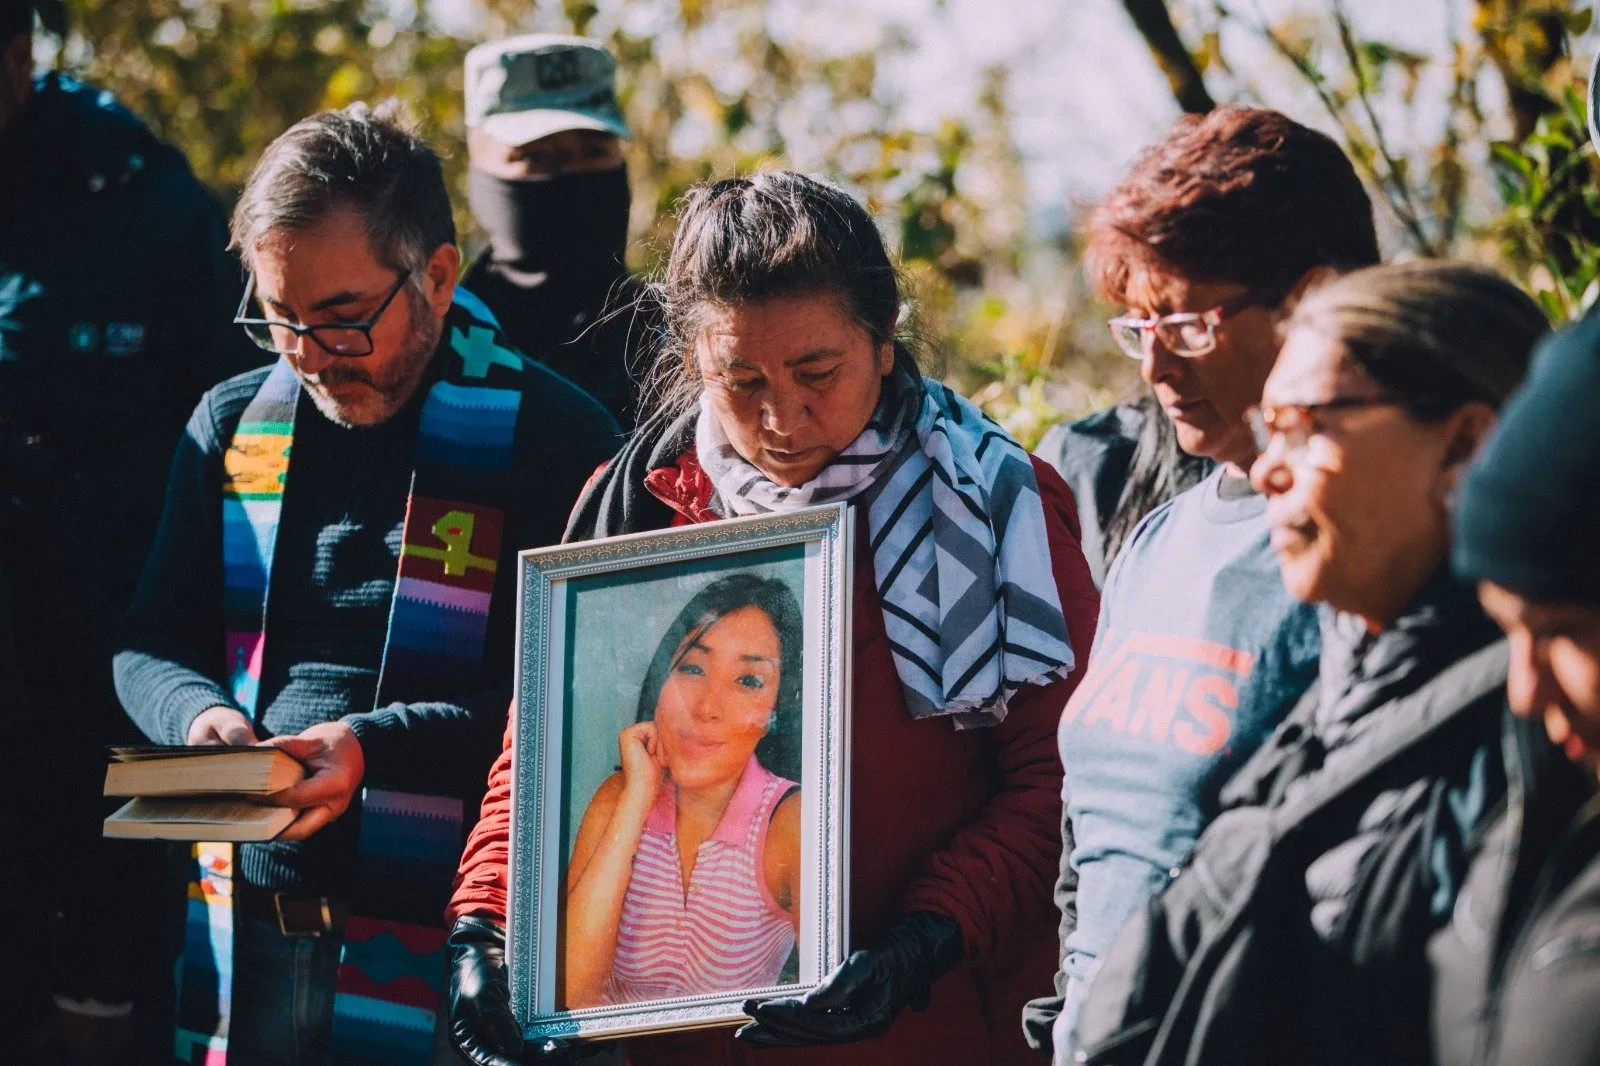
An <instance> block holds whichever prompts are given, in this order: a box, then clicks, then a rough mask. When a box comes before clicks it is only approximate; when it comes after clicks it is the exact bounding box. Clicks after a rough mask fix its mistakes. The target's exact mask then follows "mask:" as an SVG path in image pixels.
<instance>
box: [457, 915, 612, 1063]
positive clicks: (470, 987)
mask: <svg viewBox="0 0 1600 1066" xmlns="http://www.w3.org/2000/svg"><path fill="white" fill-rule="evenodd" d="M445 943H446V945H447V946H448V947H449V949H450V1041H451V1043H453V1044H455V1046H456V1050H457V1051H459V1052H461V1054H462V1055H464V1056H466V1057H467V1058H468V1059H469V1060H471V1061H472V1062H474V1063H476V1064H477V1066H522V1064H523V1063H540V1064H541V1066H569V1064H570V1066H576V1064H578V1063H581V1062H583V1061H584V1060H585V1059H588V1058H591V1057H593V1056H594V1055H595V1054H598V1053H599V1050H600V1049H599V1048H597V1047H595V1046H593V1045H590V1044H584V1043H581V1042H580V1043H576V1044H575V1043H573V1042H571V1041H568V1040H560V1039H548V1040H544V1041H542V1042H541V1043H538V1044H525V1043H523V1040H522V1027H521V1026H519V1025H518V1024H517V1019H516V1018H515V1017H513V1016H512V1014H511V986H510V984H509V982H508V981H507V979H506V931H505V928H504V927H503V926H501V925H500V924H499V923H498V922H493V921H490V920H489V919H488V918H478V917H474V916H472V915H468V916H467V917H465V918H457V919H456V924H455V925H453V926H452V927H451V928H450V937H449V939H448V940H447V941H446V942H445Z"/></svg>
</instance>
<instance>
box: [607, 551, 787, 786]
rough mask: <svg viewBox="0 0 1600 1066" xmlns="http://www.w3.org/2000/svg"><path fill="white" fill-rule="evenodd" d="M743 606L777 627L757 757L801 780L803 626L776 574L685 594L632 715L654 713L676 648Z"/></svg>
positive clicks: (724, 581)
mask: <svg viewBox="0 0 1600 1066" xmlns="http://www.w3.org/2000/svg"><path fill="white" fill-rule="evenodd" d="M744 607H756V608H759V609H760V610H761V611H762V612H763V613H764V614H765V615H766V616H767V618H768V619H769V620H771V622H772V627H773V628H774V629H776V630H777V631H778V655H779V658H780V660H781V663H780V665H779V668H778V699H777V702H776V704H775V705H774V707H773V713H772V725H771V727H770V728H768V730H767V735H766V736H765V737H763V738H761V743H759V744H757V745H756V758H757V759H758V760H760V762H761V765H762V766H764V767H766V768H767V770H768V771H770V772H771V773H774V774H776V775H778V776H779V777H783V778H787V779H788V780H790V781H798V780H800V676H801V670H800V649H801V644H802V641H803V639H804V633H805V626H804V621H803V618H802V616H801V614H800V605H799V604H798V603H797V602H795V598H794V593H792V592H790V591H789V586H788V585H785V584H784V583H783V582H782V581H778V580H777V579H775V578H766V577H760V576H758V575H756V574H752V573H748V572H746V573H738V574H729V575H728V576H727V577H719V578H718V579H717V580H715V581H713V582H711V584H709V585H707V586H706V587H705V588H703V589H701V590H700V591H699V592H697V593H695V594H694V595H693V596H692V597H690V599H689V602H688V603H686V604H684V605H683V610H681V611H679V612H678V616H677V617H676V618H674V619H673V620H672V624H671V625H670V626H668V627H667V631H666V632H665V633H663V634H662V636H661V642H660V643H659V644H657V645H656V652H655V655H653V656H652V657H651V659H650V668H649V669H648V670H646V671H645V674H644V683H643V684H642V685H640V686H639V709H638V713H637V715H636V716H635V720H636V721H639V722H649V721H652V720H654V718H655V716H656V704H657V703H658V702H659V701H660V699H661V688H662V686H663V685H665V684H666V682H667V675H668V674H669V673H671V672H672V667H673V665H674V662H675V660H676V658H677V652H678V649H679V648H681V647H683V646H684V644H685V643H686V642H687V641H689V640H691V639H693V638H694V637H697V636H699V635H700V634H701V633H703V632H705V631H706V630H707V629H709V628H711V626H713V625H715V624H716V623H717V621H718V620H719V619H721V618H723V617H724V616H726V615H729V614H732V613H733V612H734V611H737V610H740V609H741V608H744Z"/></svg>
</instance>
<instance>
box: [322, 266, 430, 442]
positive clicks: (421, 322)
mask: <svg viewBox="0 0 1600 1066" xmlns="http://www.w3.org/2000/svg"><path fill="white" fill-rule="evenodd" d="M404 297H405V301H406V306H407V307H408V309H409V311H410V315H409V322H408V325H409V329H408V330H407V332H406V345H405V348H404V349H403V350H402V351H401V352H400V354H399V356H398V357H396V358H395V359H394V361H393V362H391V363H390V364H389V367H388V370H387V372H386V373H384V374H383V375H382V376H381V377H375V376H374V375H373V374H372V373H371V372H370V371H369V369H368V363H367V360H365V359H362V358H360V357H345V358H341V359H339V360H337V361H335V362H334V363H332V364H331V365H329V366H328V367H327V368H326V369H324V370H323V371H322V372H321V373H320V374H300V380H301V381H302V382H303V383H304V384H305V387H306V391H307V392H309V393H310V394H311V402H312V403H314V404H316V405H317V410H318V411H321V412H322V415H323V417H324V418H327V419H328V420H329V421H330V422H333V423H334V424H335V425H339V426H343V427H344V428H346V429H355V428H357V427H371V426H379V425H382V424H383V423H385V422H387V421H389V419H391V418H393V417H394V416H395V414H396V413H398V412H399V410H400V409H401V408H402V407H404V406H405V405H406V404H407V403H408V402H409V401H410V399H411V397H412V396H414V395H415V394H416V391H417V385H418V384H419V383H420V382H421V381H422V375H423V372H424V371H426V370H427V368H428V364H429V363H430V362H432V360H433V353H434V351H435V350H436V349H437V348H438V347H439V335H440V333H441V331H442V326H441V324H440V322H439V320H438V319H436V318H434V317H433V313H432V309H431V308H430V307H429V306H428V304H427V301H425V300H423V299H422V298H421V297H419V296H417V295H416V294H414V293H413V292H412V291H411V290H410V289H407V290H406V292H405V293H404ZM308 343H312V344H314V343H316V342H315V341H309V342H308ZM297 373H298V372H297ZM344 383H359V384H361V385H363V386H365V388H364V390H363V391H362V392H361V393H358V394H357V395H358V398H357V399H355V400H354V401H353V402H352V401H351V400H348V399H347V400H344V401H340V400H337V399H335V398H334V397H333V395H332V394H331V393H330V392H328V391H327V388H326V386H328V385H338V384H344Z"/></svg>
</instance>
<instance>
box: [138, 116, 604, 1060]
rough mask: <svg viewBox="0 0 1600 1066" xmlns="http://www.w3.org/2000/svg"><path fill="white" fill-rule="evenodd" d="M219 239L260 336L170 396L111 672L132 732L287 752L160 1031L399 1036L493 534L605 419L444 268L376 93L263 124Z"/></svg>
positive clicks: (264, 1037) (442, 202)
mask: <svg viewBox="0 0 1600 1066" xmlns="http://www.w3.org/2000/svg"><path fill="white" fill-rule="evenodd" d="M233 237H234V242H235V244H236V246H237V247H238V249H239V251H240V254H241V255H242V257H243V260H244V263H245V265H246V267H247V268H248V269H249V270H250V275H251V277H250V283H249V286H248V288H247V290H246V294H245V300H244V303H243V304H242V305H241V307H240V311H239V316H238V321H239V323H240V324H241V325H243V326H244V327H245V330H246V331H247V332H248V333H249V334H250V336H251V337H252V338H253V339H254V340H255V341H256V342H257V343H258V344H259V345H261V346H262V347H263V348H267V349H269V350H270V351H272V352H273V353H275V354H276V355H277V362H276V363H275V364H274V365H272V366H271V367H268V368H265V369H262V370H259V371H253V372H250V373H247V374H242V375H240V376H238V377H234V378H231V379H229V380H228V381H225V382H223V383H222V384H221V385H218V386H217V387H216V388H214V389H212V390H211V391H210V392H208V393H207V394H206V395H205V397H204V398H203V399H202V400H201V401H200V404H199V406H198V407H197V408H196V409H195V412H194V415H193V416H192V417H191V419H190V420H189V425H188V429H187V431H186V434H185V437H184V438H183V440H182V441H181V442H180V444H179V447H178V452H177V456H176V458H175V459H174V461H173V466H172V473H171V476H170V479H169V481H168V484H167V495H166V501H165V509H164V513H163V515H162V520H161V525H160V529H159V531H158V533H157V535H156V539H155V543H154V545H153V546H152V548H151V552H150V555H149V558H148V561H147V563H146V566H145V571H144V576H143V578H142V580H141V583H140V586H139V590H138V592H137V595H136V597H135V600H134V603H133V605H132V607H131V608H130V611H129V615H128V623H127V631H126V636H125V639H124V641H123V644H122V649H121V651H120V652H119V653H118V655H117V657H116V662H115V674H116V683H117V691H118V694H119V695H120V696H121V698H122V702H123V705H124V706H125V707H126V708H127V710H128V713H129V714H130V715H131V716H132V718H133V719H134V721H135V722H137V723H138V725H139V726H140V727H141V728H142V729H143V730H144V732H145V733H146V734H147V735H149V737H150V738H151V739H152V740H155V741H157V742H158V743H163V744H251V743H255V742H257V741H260V740H264V741H265V742H266V743H268V744H272V745H275V746H277V747H279V748H281V749H282V750H284V751H285V752H287V753H288V754H289V755H291V756H293V757H294V758H295V759H297V760H299V761H300V762H301V763H303V764H304V766H305V770H306V776H305V779H304V780H303V781H302V782H301V783H300V784H298V785H296V786H294V787H292V788H290V789H288V790H287V791H285V792H282V793H279V794H277V795H275V796H274V797H273V798H272V802H274V803H276V804H279V805H281V806H285V807H290V808H293V809H294V810H296V811H297V815H296V817H295V820H294V821H293V822H292V823H291V824H290V825H289V826H288V828H287V829H285V830H284V831H283V832H282V833H281V834H280V835H279V836H278V837H277V839H275V840H272V841H269V842H264V843H256V844H246V845H244V846H242V847H241V848H239V849H238V850H237V853H236V855H235V856H233V857H232V859H231V860H230V857H229V856H228V854H227V853H225V852H220V851H217V850H216V849H210V850H206V849H207V848H208V846H206V845H202V846H201V856H200V857H201V860H202V861H201V863H200V868H199V875H198V888H197V890H192V891H191V894H190V899H191V902H190V912H191V913H190V920H189V923H188V925H189V944H188V945H187V946H186V949H185V959H184V964H183V967H182V971H181V977H180V989H179V996H180V1005H179V1012H178V1014H179V1027H180V1028H179V1033H178V1039H179V1044H180V1058H182V1059H183V1060H184V1061H189V1060H190V1059H191V1058H194V1057H195V1055H196V1054H197V1053H199V1051H201V1050H206V1049H209V1050H216V1049H218V1048H219V1047H228V1048H229V1050H230V1052H231V1053H232V1054H233V1055H234V1056H235V1059H234V1061H238V1062H249V1063H255V1062H262V1063H265V1062H272V1063H323V1062H328V1061H331V1059H330V1058H329V1056H330V1055H331V1054H333V1053H335V1052H337V1053H338V1054H340V1055H341V1056H346V1055H348V1056H352V1057H356V1058H363V1059H368V1060H372V1061H383V1062H390V1063H406V1062H416V1063H423V1062H426V1061H428V1048H429V1045H430V1043H431V1037H432V1029H433V1018H432V1011H431V1007H432V1002H431V1001H429V1000H427V999H426V997H419V996H418V995H417V994H416V993H415V992H414V991H413V992H411V993H407V994H400V995H399V998H396V995H397V994H396V993H395V992H394V989H396V988H401V986H404V985H406V982H405V981H402V980H399V978H401V977H405V976H410V977H415V978H416V979H417V980H419V981H421V982H422V983H423V984H424V985H428V986H431V987H433V988H442V982H443V967H442V963H440V962H439V960H438V956H437V955H436V954H435V952H436V950H437V947H438V946H439V945H442V942H443V931H442V930H441V929H438V928H436V927H437V925H438V923H439V921H440V918H439V915H440V913H441V911H442V907H443V904H444V901H445V898H446V896H447V894H448V890H449V886H450V876H451V874H452V873H453V869H454V866H455V862H456V859H457V857H458V856H459V853H460V848H461V840H462V837H461V833H460V819H461V814H462V811H463V809H475V808H476V802H475V799H476V797H477V796H478V795H480V794H481V791H482V787H483V786H482V782H483V780H484V778H485V775H486V773H487V771H488V767H489V765H490V763H491V762H492V760H493V758H494V755H495V753H496V751H497V750H498V746H499V745H498V739H499V736H500V734H501V731H502V730H503V728H504V726H505V709H506V706H507V703H508V700H509V693H510V688H509V680H510V676H511V656H512V648H511V645H512V631H513V621H514V617H515V607H514V598H515V597H514V593H515V587H516V577H515V574H516V568H515V565H514V564H515V559H516V552H517V551H518V550H519V549H522V548H528V547H533V546H536V545H542V544H549V543H553V542H555V541H556V540H558V539H559V538H560V536H561V531H562V528H563V525H564V523H565V520H566V516H567V512H568V511H569V510H570V508H571V505H572V502H573V500H574V499H575V498H576V496H577V494H578V492H579V490H580V489H581V488H582V486H583V484H584V482H585V480H586V479H587V478H588V476H589V475H590V474H591V473H592V472H593V471H594V469H595V467H596V466H597V465H598V464H599V463H601V462H603V461H605V460H606V459H607V458H609V456H610V455H611V453H612V451H613V450H614V449H615V447H616V444H617V437H616V423H615V422H614V421H613V420H612V418H611V417H610V416H609V415H608V414H607V413H606V412H605V411H604V410H603V409H602V408H601V407H600V406H599V405H598V404H597V403H596V402H595V401H594V400H593V399H591V398H590V397H589V396H587V395H586V394H584V393H583V392H582V391H580V390H579V389H577V388H575V387H574V386H572V385H571V384H570V383H568V382H567V381H565V380H563V379H562V378H560V377H558V376H557V375H555V374H553V373H551V372H549V371H548V370H546V369H544V368H543V367H541V366H539V365H538V364H535V363H532V362H530V361H529V360H527V359H525V358H523V357H522V356H521V355H520V354H518V353H517V352H516V351H515V350H513V349H512V348H511V347H510V346H509V345H508V344H507V342H506V341H505V339H504V337H503V336H502V335H501V334H500V332H499V330H498V329H497V328H496V326H495V324H494V320H493V316H492V315H490V314H489V312H488V311H487V309H486V308H484V306H483V304H482V302H481V301H480V300H478V299H477V298H476V297H474V296H472V295H471V294H470V293H468V292H466V291H465V290H463V289H460V288H457V286H456V274H457V270H458V267H459V264H460V253H459V252H458V251H457V250H456V245H455V228H454V224H453V223H452V221H451V213H450V202H449V198H448V196H447V195H446V192H445V185H444V180H443V176H442V173H441V170H440V166H439V159H438V157H437V156H436V155H435V154H434V152H433V150H432V149H431V148H429V147H428V146H427V145H426V144H425V143H423V142H422V141H421V140H420V139H419V138H418V137H417V136H416V135H415V134H414V133H413V132H411V130H410V129H409V127H408V126H407V124H406V123H405V122H404V121H403V120H402V119H401V117H400V116H399V115H398V114H397V113H396V112H395V111H393V110H391V109H388V108H379V109H378V110H376V111H374V110H371V109H368V108H367V107H365V106H364V105H360V104H357V105H353V106H352V107H349V108H346V109H344V110H342V111H328V112H324V113H322V114H318V115H314V116H312V117H311V118H308V119H306V120H304V121H302V122H300V123H299V124H297V125H296V126H294V127H293V128H291V129H290V130H289V131H288V132H286V133H284V134H283V135H282V136H281V137H279V138H278V139H277V140H276V141H274V142H273V143H272V145H271V146H269V147H268V148H267V150H266V152H265V153H264V154H263V156H262V158H261V161H260V163H259V164H258V165H257V167H256V170H255V172H254V174H253V175H252V177H251V179H250V181H249V183H248V185H246V187H245V190H244V194H243V196H242V198H241V199H240V201H239V205H238V207H237V209H236V211H235V213H234V218H233ZM269 592H270V595H269ZM230 882H231V883H230ZM230 899H231V900H232V903H231V907H230V906H229V905H228V903H227V901H228V900H230ZM230 910H231V913H230ZM341 949H343V950H341ZM230 953H231V957H232V966H231V972H232V985H233V987H232V990H231V991H232V995H231V996H229V995H226V994H224V993H225V991H226V990H224V989H220V988H217V987H216V982H217V980H218V978H217V974H218V973H219V972H220V973H222V974H224V975H226V974H227V973H228V972H229V969H230V968H229V967H228V966H222V965H218V964H217V961H216V960H217V959H218V958H225V957H227V956H228V955H229V954H230ZM341 956H343V957H342V959H341ZM369 964H370V966H369ZM223 980H226V977H224V978H223ZM336 987H337V989H339V991H338V993H337V995H336V994H335V990H336ZM410 987H411V988H412V989H413V990H414V989H415V988H416V987H418V986H417V985H415V984H412V985H411V986H410ZM419 998H420V999H421V1000H422V1001H421V1002H419V1001H418V1000H419ZM230 1001H231V1018H229V1017H224V1015H226V1014H228V1013H229V1009H230V1008H229V1003H230ZM219 1008H220V1009H219Z"/></svg>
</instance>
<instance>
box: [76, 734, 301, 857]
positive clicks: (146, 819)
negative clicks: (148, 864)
mask: <svg viewBox="0 0 1600 1066" xmlns="http://www.w3.org/2000/svg"><path fill="white" fill-rule="evenodd" d="M303 777H305V767H304V766H302V765H300V763H298V762H296V761H295V760H294V759H293V758H291V757H290V756H288V755H285V754H284V753H283V752H282V751H279V750H278V749H277V748H225V747H199V748H183V747H140V748H112V749H111V764H110V765H109V766H107V767H106V784H105V790H104V791H105V794H106V795H107V796H132V797H133V799H131V800H129V801H128V802H127V803H125V804H123V805H122V806H121V807H120V808H119V809H118V810H117V811H116V813H115V814H113V815H111V817H109V818H107V819H106V821H105V828H104V830H103V833H104V835H105V836H108V837H120V838H126V839H134V840H219V841H251V840H271V839H272V838H273V837H275V836H277V835H278V834H279V833H281V832H283V831H284V829H286V828H287V827H288V825H289V823H290V822H292V821H294V818H295V814H296V813H297V812H296V811H294V810H292V809H291V808H288V807H273V806H270V805H268V804H265V803H262V802H261V799H262V797H264V796H268V795H270V794H272V793H274V792H281V791H282V790H283V789H286V788H288V787H289V786H290V785H293V784H295V783H297V782H299V781H300V780H301V779H302V778H303Z"/></svg>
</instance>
